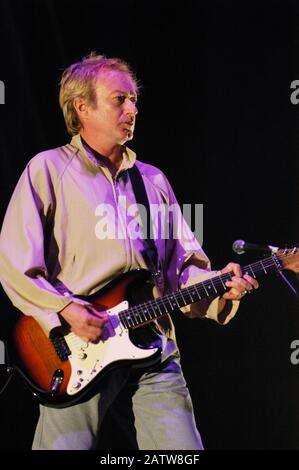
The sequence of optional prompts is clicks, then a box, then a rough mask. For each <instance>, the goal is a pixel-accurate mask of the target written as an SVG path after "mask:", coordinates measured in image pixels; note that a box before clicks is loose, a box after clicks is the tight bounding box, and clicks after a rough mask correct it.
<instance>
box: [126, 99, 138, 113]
mask: <svg viewBox="0 0 299 470" xmlns="http://www.w3.org/2000/svg"><path fill="white" fill-rule="evenodd" d="M137 113H138V109H137V106H136V103H133V101H131V100H129V99H127V100H126V102H125V114H132V115H133V116H136V114H137Z"/></svg>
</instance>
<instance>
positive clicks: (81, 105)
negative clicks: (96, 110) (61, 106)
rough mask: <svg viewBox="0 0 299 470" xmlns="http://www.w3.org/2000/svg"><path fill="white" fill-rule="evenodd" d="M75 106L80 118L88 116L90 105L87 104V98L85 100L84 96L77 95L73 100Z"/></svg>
mask: <svg viewBox="0 0 299 470" xmlns="http://www.w3.org/2000/svg"><path fill="white" fill-rule="evenodd" d="M73 106H74V108H75V110H76V113H77V114H78V117H79V119H80V120H81V119H82V118H83V119H84V118H86V117H87V116H88V109H89V106H88V105H87V104H86V100H84V99H83V98H80V97H77V98H75V99H74V101H73Z"/></svg>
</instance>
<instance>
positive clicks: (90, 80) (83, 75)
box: [59, 52, 138, 135]
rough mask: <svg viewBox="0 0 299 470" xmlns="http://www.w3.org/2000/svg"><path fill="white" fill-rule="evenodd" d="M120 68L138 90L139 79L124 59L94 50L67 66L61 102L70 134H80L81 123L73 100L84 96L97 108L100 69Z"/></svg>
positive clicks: (62, 84) (63, 79)
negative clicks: (107, 55)
mask: <svg viewBox="0 0 299 470" xmlns="http://www.w3.org/2000/svg"><path fill="white" fill-rule="evenodd" d="M110 70H119V71H120V72H124V73H126V74H128V75H129V77H130V78H131V79H132V81H133V83H134V85H135V86H136V90H137V89H138V83H137V79H136V77H135V75H134V73H133V71H132V70H131V68H130V66H129V65H128V64H127V63H126V62H125V61H124V60H122V59H118V58H108V57H105V56H104V55H96V54H95V53H94V52H92V53H91V54H90V55H89V56H87V57H83V59H82V60H81V61H80V62H77V63H76V64H72V65H70V66H69V67H67V68H66V69H65V70H64V72H63V74H62V77H61V81H60V92H59V104H60V107H61V109H62V112H63V116H64V120H65V124H66V128H67V131H68V133H69V134H70V135H75V134H78V132H79V131H80V129H81V127H82V126H81V123H80V120H79V118H78V115H77V112H76V110H75V108H74V105H73V102H74V99H75V98H77V97H80V98H83V99H85V100H86V101H87V103H88V104H89V105H91V106H92V107H94V108H96V106H97V100H96V92H95V86H94V85H95V82H96V80H97V76H98V73H99V72H100V71H110Z"/></svg>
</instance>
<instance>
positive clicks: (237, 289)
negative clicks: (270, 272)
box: [221, 263, 259, 300]
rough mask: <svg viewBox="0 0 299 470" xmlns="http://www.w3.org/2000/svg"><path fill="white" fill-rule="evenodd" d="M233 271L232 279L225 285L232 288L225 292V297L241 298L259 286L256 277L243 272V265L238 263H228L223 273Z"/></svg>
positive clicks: (229, 298) (227, 298)
mask: <svg viewBox="0 0 299 470" xmlns="http://www.w3.org/2000/svg"><path fill="white" fill-rule="evenodd" d="M229 272H233V274H234V275H233V276H232V278H231V281H226V283H225V285H226V286H227V287H230V289H229V290H228V291H227V292H225V294H223V296H222V297H223V299H226V300H240V299H242V297H244V295H245V294H247V293H249V292H252V291H253V290H254V289H257V288H258V287H259V284H258V282H257V280H256V279H254V278H253V277H251V276H249V275H248V274H244V275H243V274H242V269H241V266H240V265H239V264H237V263H228V265H227V266H225V268H223V269H222V270H221V274H225V273H229Z"/></svg>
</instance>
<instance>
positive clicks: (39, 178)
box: [0, 157, 71, 333]
mask: <svg viewBox="0 0 299 470" xmlns="http://www.w3.org/2000/svg"><path fill="white" fill-rule="evenodd" d="M54 212H55V191H54V186H53V180H52V177H51V174H50V170H49V168H48V166H47V164H46V161H45V159H38V158H37V157H35V158H34V159H32V160H31V162H29V164H28V165H27V167H26V168H25V170H24V172H23V174H22V175H21V177H20V179H19V182H18V184H17V186H16V188H15V191H14V193H13V195H12V198H11V200H10V203H9V205H8V208H7V211H6V214H5V217H4V222H3V226H2V230H1V235H0V279H1V283H2V285H3V288H4V290H5V292H6V294H7V295H8V297H9V298H10V300H11V301H12V303H13V304H14V306H15V307H17V308H18V309H19V310H21V311H22V312H23V313H24V314H25V315H32V316H34V317H35V318H36V319H37V320H38V322H39V323H40V325H41V326H42V328H43V329H44V331H45V332H46V333H48V332H49V331H50V330H51V329H52V328H53V327H55V326H59V325H60V320H59V316H58V315H57V312H59V311H60V310H62V309H63V308H64V307H65V306H66V305H67V304H69V303H70V302H71V299H70V297H69V296H68V297H65V296H63V295H62V294H61V293H59V292H58V291H57V290H56V289H55V288H54V287H53V286H52V285H51V283H50V282H49V280H48V277H49V276H48V270H47V266H46V262H45V253H44V247H45V236H44V233H45V230H46V226H48V225H49V224H50V220H51V217H52V216H53V214H54Z"/></svg>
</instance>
